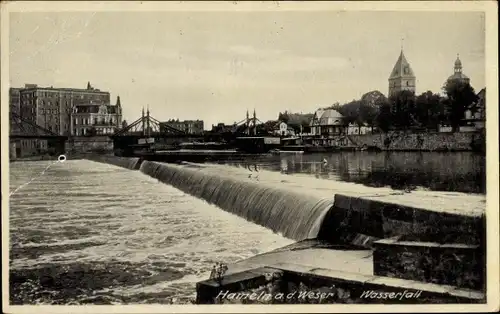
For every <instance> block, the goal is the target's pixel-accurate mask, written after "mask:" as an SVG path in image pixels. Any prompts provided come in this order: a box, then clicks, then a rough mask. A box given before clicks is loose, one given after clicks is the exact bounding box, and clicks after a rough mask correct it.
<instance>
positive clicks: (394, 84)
mask: <svg viewBox="0 0 500 314" xmlns="http://www.w3.org/2000/svg"><path fill="white" fill-rule="evenodd" d="M415 82H416V77H415V74H414V73H413V70H412V68H411V66H410V63H409V62H408V61H407V60H406V57H405V55H404V53H403V50H402V49H401V54H400V55H399V58H398V60H397V61H396V64H395V65H394V68H393V69H392V72H391V75H390V76H389V97H391V96H393V95H394V94H397V93H398V92H400V91H403V90H407V91H411V92H413V93H415V88H416V83H415Z"/></svg>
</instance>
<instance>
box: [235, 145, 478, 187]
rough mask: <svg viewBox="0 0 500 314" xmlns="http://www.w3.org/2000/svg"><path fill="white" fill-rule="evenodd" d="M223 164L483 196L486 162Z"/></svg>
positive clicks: (304, 157) (457, 157) (446, 158)
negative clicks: (254, 166)
mask: <svg viewBox="0 0 500 314" xmlns="http://www.w3.org/2000/svg"><path fill="white" fill-rule="evenodd" d="M324 159H326V161H327V162H326V163H324V162H323V160H324ZM225 163H229V164H237V165H241V166H245V165H251V167H250V168H251V169H253V164H254V163H256V164H258V165H259V166H260V167H262V168H264V169H268V170H273V171H281V170H282V169H287V171H288V173H305V174H310V175H311V176H315V177H317V178H322V179H331V180H339V181H347V182H355V183H362V184H364V185H367V186H373V187H381V186H390V187H393V188H395V189H403V188H405V186H407V185H410V186H417V187H422V188H427V189H430V190H435V191H454V192H465V193H481V194H485V193H486V172H485V167H486V158H485V157H484V156H480V155H477V154H474V153H469V152H460V153H457V152H455V153H434V152H378V153H374V152H338V153H324V154H297V153H282V154H281V155H279V156H270V157H263V158H258V159H256V160H255V161H248V160H246V161H231V162H225Z"/></svg>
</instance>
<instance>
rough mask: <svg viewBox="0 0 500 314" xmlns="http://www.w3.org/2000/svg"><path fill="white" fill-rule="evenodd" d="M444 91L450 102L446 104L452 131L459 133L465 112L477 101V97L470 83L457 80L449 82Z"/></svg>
mask: <svg viewBox="0 0 500 314" xmlns="http://www.w3.org/2000/svg"><path fill="white" fill-rule="evenodd" d="M443 90H444V92H445V93H446V96H447V97H448V100H449V101H448V102H446V115H447V118H448V121H449V123H450V124H451V127H452V131H453V132H457V131H458V130H459V128H460V124H461V123H462V121H463V119H464V117H465V111H467V110H468V109H470V107H471V106H472V104H473V103H474V102H476V101H477V95H476V93H475V92H474V88H472V86H471V85H470V84H469V83H465V82H462V81H457V80H449V81H447V82H446V84H445V86H444V87H443Z"/></svg>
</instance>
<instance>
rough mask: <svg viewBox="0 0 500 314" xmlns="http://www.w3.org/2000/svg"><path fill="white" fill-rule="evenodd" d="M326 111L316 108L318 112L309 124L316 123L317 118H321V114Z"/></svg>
mask: <svg viewBox="0 0 500 314" xmlns="http://www.w3.org/2000/svg"><path fill="white" fill-rule="evenodd" d="M324 112H325V109H318V110H316V112H315V113H314V115H313V117H312V119H311V121H310V122H309V125H310V126H312V125H313V124H314V121H315V120H319V119H320V118H321V116H322V115H323V113H324Z"/></svg>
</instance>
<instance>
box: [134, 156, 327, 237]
mask: <svg viewBox="0 0 500 314" xmlns="http://www.w3.org/2000/svg"><path fill="white" fill-rule="evenodd" d="M200 169H201V170H203V168H196V167H189V166H177V165H170V164H162V163H157V162H149V161H144V162H143V163H142V165H141V168H140V170H141V171H142V172H144V173H146V174H148V175H150V176H152V177H153V178H156V179H158V180H160V181H162V182H164V183H167V184H171V185H173V186H174V187H176V188H178V189H180V190H182V191H184V192H186V193H189V194H191V195H194V196H196V197H198V198H201V199H204V200H206V201H207V202H209V203H212V204H215V205H217V206H219V207H220V208H222V209H224V210H226V211H230V212H232V213H235V214H237V215H238V216H240V217H244V218H246V219H247V220H249V221H252V222H255V223H257V224H259V225H261V226H265V227H267V228H269V229H271V230H273V231H274V232H277V233H279V234H282V235H283V236H285V237H287V238H290V239H294V240H304V239H308V238H315V237H316V236H317V235H318V232H319V225H320V220H321V218H322V217H323V216H324V214H325V212H326V211H327V210H328V209H329V208H331V207H332V206H333V197H327V198H322V197H318V196H317V195H314V194H310V193H301V192H300V191H296V190H290V189H288V188H286V189H281V188H279V186H278V187H277V186H272V185H269V184H262V183H256V182H251V181H248V180H247V181H245V180H241V178H239V177H235V176H234V175H232V174H231V167H225V168H224V169H223V168H219V169H218V170H219V171H218V172H212V173H209V172H207V171H203V172H202V171H200Z"/></svg>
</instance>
